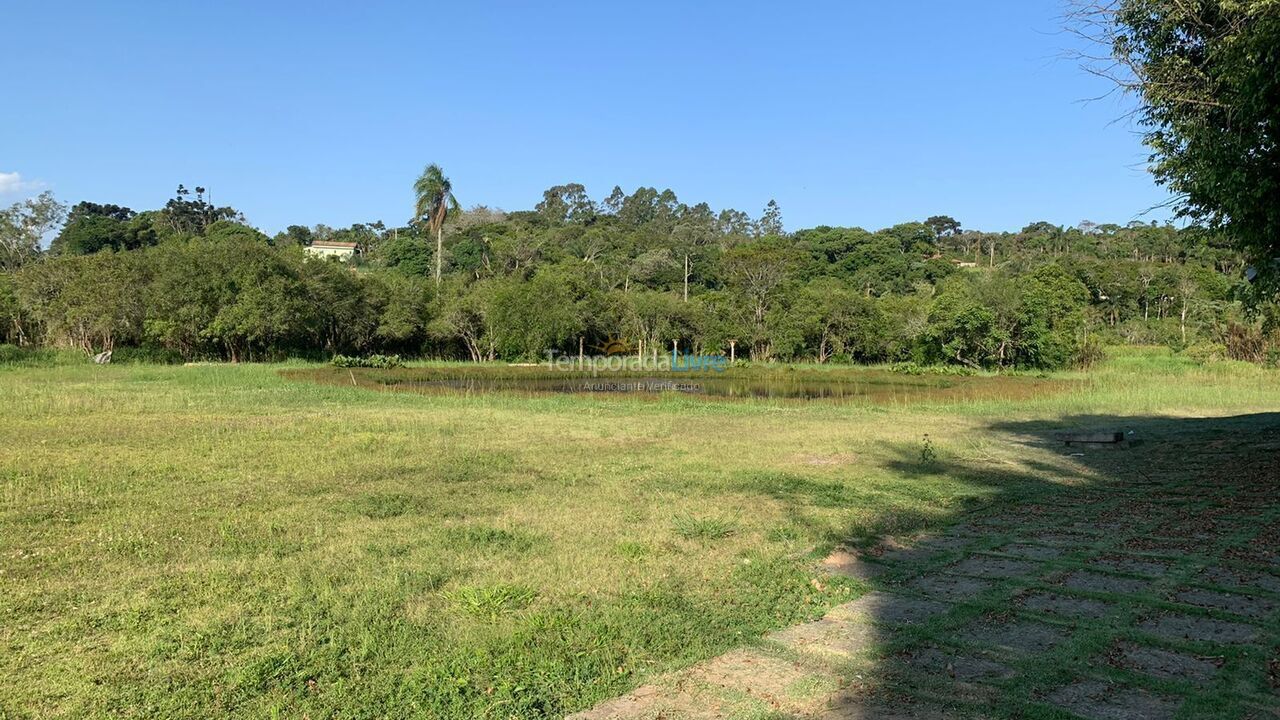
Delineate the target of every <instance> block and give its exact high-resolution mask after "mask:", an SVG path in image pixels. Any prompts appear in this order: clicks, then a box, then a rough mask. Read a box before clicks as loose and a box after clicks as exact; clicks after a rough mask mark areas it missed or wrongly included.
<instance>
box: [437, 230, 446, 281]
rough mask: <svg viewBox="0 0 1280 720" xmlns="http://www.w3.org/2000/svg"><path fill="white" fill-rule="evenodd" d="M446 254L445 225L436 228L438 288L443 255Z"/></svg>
mask: <svg viewBox="0 0 1280 720" xmlns="http://www.w3.org/2000/svg"><path fill="white" fill-rule="evenodd" d="M443 253H444V225H443V224H442V225H440V226H439V227H437V228H436V287H440V268H441V267H442V263H441V261H442V260H443V258H442V257H441V255H442V254H443Z"/></svg>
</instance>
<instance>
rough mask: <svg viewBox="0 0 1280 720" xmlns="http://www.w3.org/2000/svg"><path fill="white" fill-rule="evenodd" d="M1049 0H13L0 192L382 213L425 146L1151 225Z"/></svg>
mask: <svg viewBox="0 0 1280 720" xmlns="http://www.w3.org/2000/svg"><path fill="white" fill-rule="evenodd" d="M1062 7H1063V6H1062V4H1061V2H1060V0H990V1H987V2H980V3H958V2H954V1H953V0H936V1H931V0H920V1H917V2H890V3H885V2H870V1H868V0H843V1H839V2H829V3H828V2H799V3H784V2H776V1H775V2H744V1H742V0H735V1H727V2H698V3H694V2H670V3H666V2H652V1H650V2H643V3H639V2H629V3H611V2H598V1H595V2H580V3H576V2H542V3H535V2H510V3H500V2H453V3H448V4H443V3H435V2H402V3H399V2H382V3H379V2H369V3H365V2H331V3H322V2H306V3H296V4H289V3H283V2H280V3H277V2H221V1H220V2H200V3H187V2H169V3H144V2H129V1H128V0H122V1H121V2H111V3H105V2H86V3H61V2H53V1H49V0H46V1H44V2H30V1H28V0H16V1H13V0H11V1H10V2H7V3H5V5H4V7H3V8H2V9H0V18H3V21H4V23H5V24H6V25H7V26H8V30H7V31H6V32H5V43H4V48H3V52H0V58H2V59H0V80H2V81H3V83H4V97H5V99H6V102H5V105H6V107H5V109H4V111H3V112H0V173H3V174H0V203H3V204H8V203H9V202H13V200H14V199H17V198H19V197H21V196H23V195H24V194H29V193H31V192H33V191H36V190H39V189H50V190H52V191H53V192H54V193H55V194H56V195H57V196H58V197H59V198H60V199H62V200H63V201H66V202H72V203H73V202H77V201H80V200H92V201H95V202H103V203H106V202H111V203H117V204H122V205H128V206H130V207H133V208H134V209H146V208H154V207H159V206H161V205H163V203H164V201H165V200H166V199H167V198H168V197H170V196H172V194H173V189H174V187H175V186H176V185H177V184H178V183H180V182H181V183H184V184H186V185H187V186H188V187H194V186H196V185H203V186H205V187H208V188H210V189H211V191H212V193H213V200H214V201H215V202H216V203H218V204H220V205H221V204H230V205H233V206H235V207H236V208H238V209H240V210H242V211H244V212H245V214H246V215H247V216H248V218H249V220H250V221H251V222H252V223H253V224H255V225H257V226H259V227H261V228H263V229H264V230H266V231H268V232H275V231H277V230H280V229H282V228H283V227H284V226H286V225H290V224H306V225H311V224H315V223H325V224H328V225H332V226H346V225H349V224H351V223H353V222H364V221H372V220H379V219H381V220H384V221H386V222H388V223H392V222H397V223H398V222H403V221H405V220H407V219H408V217H409V215H410V210H411V207H412V197H411V185H412V182H413V180H414V178H415V177H416V175H417V173H419V172H420V171H421V169H422V167H423V165H424V164H426V163H427V162H438V163H440V164H441V165H442V166H443V167H444V168H445V170H446V172H447V174H448V175H450V176H451V178H452V180H453V182H454V186H455V191H456V194H457V196H458V198H459V200H460V201H461V202H462V204H463V205H466V206H470V205H473V204H486V205H490V206H496V207H501V208H504V209H508V210H515V209H528V208H532V206H533V205H534V204H535V203H536V202H537V201H538V200H539V199H540V197H541V194H542V191H543V190H544V189H545V188H547V187H549V186H551V185H556V184H562V183H566V182H580V183H583V184H584V185H586V186H587V189H588V191H589V192H590V193H591V195H592V196H593V197H596V198H597V199H599V198H602V197H604V196H605V195H607V194H608V192H609V190H610V189H611V188H612V187H613V186H614V185H615V184H618V185H621V186H622V187H623V188H624V189H626V190H627V191H628V192H630V191H631V190H632V189H634V188H635V187H637V186H640V185H653V186H655V187H657V188H659V189H662V188H664V187H670V188H671V189H673V190H675V191H676V193H677V195H678V196H679V197H680V198H681V199H682V200H684V201H687V202H691V203H692V202H698V201H706V202H709V203H711V205H712V206H713V207H714V208H716V209H721V208H724V207H735V208H738V209H742V210H746V211H747V212H749V213H750V214H752V215H753V216H756V215H759V213H760V210H761V208H762V207H763V206H764V204H765V203H766V202H767V201H768V200H769V199H770V198H776V199H777V200H778V202H779V203H780V204H781V206H782V211H783V217H784V221H785V223H786V226H787V228H788V229H792V230H794V229H798V228H801V227H809V226H813V225H819V224H828V225H861V226H864V227H868V228H877V227H883V226H887V225H891V224H894V223H897V222H903V221H908V220H918V219H923V218H925V217H927V216H929V215H935V214H948V215H952V216H954V217H956V218H957V219H959V220H960V221H961V222H962V223H963V224H964V226H965V227H969V228H977V229H986V230H1005V229H1007V230H1016V229H1018V228H1021V227H1022V226H1023V225H1025V224H1027V223H1028V222H1030V221H1033V220H1042V219H1043V220H1049V221H1051V222H1054V223H1065V224H1075V223H1078V222H1080V221H1081V220H1085V219H1088V220H1093V221H1096V222H1119V223H1124V222H1128V221H1130V220H1133V219H1142V220H1153V219H1164V218H1166V217H1167V216H1168V212H1167V211H1165V210H1156V211H1154V212H1150V213H1147V211H1148V210H1149V209H1150V208H1151V207H1153V206H1155V205H1158V204H1160V203H1163V202H1164V201H1165V200H1166V199H1167V195H1166V194H1165V193H1164V191H1162V190H1161V189H1159V188H1158V187H1156V186H1155V185H1154V183H1153V182H1152V181H1151V179H1150V177H1149V176H1148V175H1147V174H1146V172H1145V169H1144V161H1145V158H1146V152H1145V151H1144V149H1143V147H1142V146H1141V144H1140V141H1139V138H1138V136H1137V134H1136V129H1135V128H1134V127H1133V126H1132V124H1130V123H1129V122H1127V121H1125V120H1123V119H1122V118H1123V116H1124V115H1125V113H1126V111H1127V109H1128V107H1127V105H1126V104H1125V103H1124V102H1121V101H1118V100H1116V99H1107V100H1103V101H1100V102H1095V103H1085V102H1082V101H1083V100H1085V99H1087V98H1090V97H1094V96H1097V95H1099V94H1100V93H1103V92H1105V91H1106V90H1107V87H1106V86H1105V85H1104V84H1102V83H1101V81H1099V80H1096V79H1094V78H1091V77H1089V76H1087V75H1086V74H1085V73H1084V72H1082V71H1081V70H1080V69H1079V68H1078V67H1077V66H1076V65H1075V64H1074V63H1073V62H1071V61H1069V60H1061V59H1058V55H1059V54H1060V52H1061V51H1062V50H1063V49H1064V48H1066V47H1067V46H1068V45H1069V44H1070V39H1069V38H1068V37H1066V36H1064V35H1063V34H1061V33H1060V32H1059V31H1058V26H1059V22H1058V20H1057V16H1058V15H1059V14H1060V13H1061V11H1062ZM13 173H17V176H16V177H15V176H14V175H13ZM1144 213H1146V214H1144Z"/></svg>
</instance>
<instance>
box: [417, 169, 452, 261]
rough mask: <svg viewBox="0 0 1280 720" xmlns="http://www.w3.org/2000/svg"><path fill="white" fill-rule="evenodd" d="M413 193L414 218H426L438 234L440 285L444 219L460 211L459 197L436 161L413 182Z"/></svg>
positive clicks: (421, 219)
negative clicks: (414, 197)
mask: <svg viewBox="0 0 1280 720" xmlns="http://www.w3.org/2000/svg"><path fill="white" fill-rule="evenodd" d="M413 194H414V195H415V196H416V197H417V202H416V203H415V205H414V211H413V219H414V220H415V221H423V220H425V221H426V223H427V228H428V229H429V230H430V231H431V232H433V233H435V235H436V285H437V286H439V285H440V272H441V268H442V267H443V265H442V262H443V256H444V221H445V219H446V218H448V217H449V213H450V212H457V211H458V209H459V206H458V199H457V198H455V197H454V196H453V183H451V182H449V178H447V177H445V176H444V171H443V170H441V169H440V166H439V165H436V164H435V163H431V164H430V165H428V166H427V167H426V169H425V170H423V171H422V175H420V176H419V177H418V181H417V182H415V183H414V184H413Z"/></svg>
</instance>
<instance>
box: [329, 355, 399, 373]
mask: <svg viewBox="0 0 1280 720" xmlns="http://www.w3.org/2000/svg"><path fill="white" fill-rule="evenodd" d="M331 362H332V363H333V366H334V367H340V368H379V369H382V370H388V369H391V368H399V367H404V361H402V360H401V359H400V356H399V355H365V356H364V357H353V356H349V355H334V356H333V360H332V361H331Z"/></svg>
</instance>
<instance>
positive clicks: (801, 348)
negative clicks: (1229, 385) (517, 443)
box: [0, 166, 1280, 368]
mask: <svg viewBox="0 0 1280 720" xmlns="http://www.w3.org/2000/svg"><path fill="white" fill-rule="evenodd" d="M432 168H434V166H432ZM429 169H431V168H429ZM435 172H436V176H435V180H436V181H437V185H436V186H429V187H424V186H423V185H422V183H423V182H424V180H420V181H419V186H417V187H416V188H415V189H416V190H417V193H418V197H419V200H420V202H419V206H418V208H417V209H416V212H415V217H417V218H419V220H418V221H415V222H410V223H408V224H406V225H403V226H399V227H389V226H387V225H385V224H383V223H382V222H370V223H363V224H356V225H352V226H351V227H349V228H343V229H335V228H330V227H326V226H323V225H316V226H311V227H308V226H303V225H294V226H290V227H289V228H288V229H287V230H285V231H284V232H281V233H279V234H277V235H275V236H274V237H269V236H267V235H265V234H263V233H262V232H260V231H258V230H257V229H255V228H253V227H252V226H251V225H249V224H248V223H247V222H246V220H245V218H244V217H243V216H242V215H241V213H239V212H237V211H236V210H235V209H233V208H230V207H216V206H214V205H213V204H211V203H210V202H209V201H208V200H207V199H206V196H205V193H204V191H203V190H202V189H200V188H196V189H195V191H194V192H193V191H189V190H187V189H186V188H184V187H182V186H179V188H178V191H177V194H176V196H175V197H174V198H173V199H171V200H170V201H169V202H168V203H167V204H166V205H165V206H164V207H163V208H160V209H156V210H147V211H140V212H136V211H134V210H132V209H129V208H126V207H120V206H117V205H109V204H108V205H101V204H96V203H91V202H81V203H79V204H77V205H75V206H74V207H71V208H70V209H69V210H68V209H67V208H66V206H64V205H62V204H60V203H59V202H57V201H56V200H55V199H54V198H53V197H52V196H51V195H48V194H45V195H42V196H40V197H38V198H33V199H31V200H27V201H24V202H21V203H17V204H15V205H13V206H11V207H9V208H7V209H3V210H0V343H6V344H9V345H15V346H27V347H37V346H54V347H75V348H79V349H81V350H83V351H84V352H86V353H96V352H100V351H103V350H112V349H114V350H116V351H117V356H118V357H123V356H126V355H129V354H133V355H134V356H137V357H146V358H152V359H158V360H166V361H179V360H198V359H226V360H233V361H242V360H267V359H278V358H283V357H288V356H304V357H312V358H320V357H325V356H328V355H332V354H336V353H343V354H354V355H358V354H368V353H398V354H403V355H409V356H417V357H435V358H463V359H465V358H470V359H472V360H507V361H533V360H541V359H545V358H546V354H547V351H548V350H557V351H561V352H566V353H571V354H575V355H576V354H577V352H578V348H579V343H580V341H581V342H582V343H584V344H585V346H586V347H588V348H592V347H600V346H603V345H604V344H605V343H606V342H609V341H615V342H617V341H621V342H622V343H624V344H626V345H629V346H631V347H633V348H637V349H638V348H640V347H644V348H664V349H666V348H669V347H670V346H671V343H672V341H677V342H678V343H679V346H680V348H681V349H684V350H688V351H692V352H699V353H725V354H727V353H728V352H729V350H728V348H729V344H730V343H731V342H732V343H733V344H734V346H735V350H736V354H737V357H739V358H743V359H749V360H750V361H770V360H782V361H812V362H820V363H821V362H911V363H916V364H921V365H924V364H954V365H958V366H967V367H972V368H1060V367H1066V366H1070V365H1073V364H1078V363H1084V362H1088V361H1089V360H1090V359H1091V358H1092V357H1094V356H1096V355H1097V354H1098V352H1099V351H1100V346H1101V345H1103V344H1107V343H1143V344H1151V343H1158V344H1165V345H1168V346H1171V347H1173V348H1175V349H1177V350H1179V351H1185V352H1188V353H1193V354H1198V355H1203V356H1206V357H1208V356H1224V357H1232V358H1236V359H1244V360H1251V361H1268V362H1275V361H1276V358H1277V355H1278V353H1280V351H1278V350H1277V348H1278V347H1280V342H1277V339H1278V336H1280V313H1278V312H1277V309H1276V305H1275V303H1274V298H1264V297H1259V296H1258V292H1257V290H1256V289H1254V288H1252V287H1251V285H1250V283H1249V282H1248V280H1247V277H1248V276H1249V275H1250V273H1249V269H1248V268H1247V267H1246V262H1245V261H1244V259H1243V256H1242V255H1241V254H1240V253H1239V252H1237V251H1236V250H1235V249H1233V247H1232V245H1231V243H1229V242H1227V240H1226V238H1224V237H1222V236H1221V235H1219V234H1215V233H1213V232H1210V231H1207V230H1203V229H1200V228H1198V227H1189V228H1184V229H1180V228H1175V227H1174V226H1171V225H1167V224H1156V223H1141V222H1132V223H1129V224H1126V225H1113V224H1095V223H1091V222H1082V223H1080V224H1079V225H1078V226H1076V227H1060V226H1056V225H1053V224H1050V223H1047V222H1033V223H1031V224H1029V225H1027V226H1026V227H1024V228H1023V229H1022V230H1020V231H1018V232H983V231H979V230H972V229H966V228H964V227H963V226H962V224H961V223H960V222H959V221H957V220H955V219H953V218H951V217H948V216H933V217H929V218H927V219H924V220H922V221H920V222H909V223H904V224H901V225H895V226H893V227H890V228H884V229H880V230H875V231H868V230H864V229H862V228H858V227H826V226H822V227H815V228H809V229H803V230H797V231H795V232H786V231H784V228H783V222H782V213H781V210H780V209H779V207H778V206H777V204H776V203H773V202H770V203H769V205H768V206H767V207H766V208H765V209H764V211H763V213H762V214H761V215H760V217H758V218H753V217H751V216H749V215H748V214H746V213H743V212H740V211H736V210H722V211H720V212H716V211H713V210H712V208H710V207H709V206H708V205H707V204H706V203H698V204H692V205H691V204H686V203H683V202H681V201H680V200H679V199H678V198H677V197H676V195H675V193H673V192H672V191H670V190H663V191H658V190H656V189H654V188H647V187H643V188H639V189H637V190H635V191H634V192H632V193H630V194H626V193H625V192H624V191H623V190H622V189H620V188H617V187H615V188H614V189H613V191H612V193H610V194H609V195H608V197H606V198H604V199H603V200H601V201H597V200H594V199H592V198H591V197H589V196H588V194H587V192H586V190H585V188H583V186H581V185H578V184H569V185H562V186H557V187H553V188H550V189H549V190H547V191H546V193H545V194H544V196H543V199H542V201H541V202H540V203H538V204H537V206H536V207H535V208H534V209H533V210H528V211H519V212H503V211H500V210H495V209H490V208H486V207H483V206H477V207H473V208H471V209H469V210H460V209H457V204H456V202H455V201H454V200H453V196H452V193H451V188H450V187H449V186H448V181H447V180H444V179H443V176H442V175H440V174H439V172H438V168H436V169H435ZM424 179H425V180H430V178H427V175H426V174H424ZM440 180H443V182H444V186H443V188H440V187H438V181H440ZM424 193H425V194H424ZM431 193H435V194H434V195H432V194H431ZM424 198H425V200H424ZM424 202H425V204H424ZM49 237H51V238H52V240H51V242H49V243H48V247H47V248H45V247H44V245H45V239H46V238H49ZM320 241H327V242H335V241H336V242H351V243H355V245H356V255H355V256H354V257H353V258H351V259H350V260H349V261H340V260H336V259H333V258H321V257H315V256H313V255H312V254H310V253H308V252H307V251H306V247H307V246H309V245H311V244H313V243H316V242H320ZM126 349H127V350H126ZM120 351H125V352H120Z"/></svg>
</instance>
